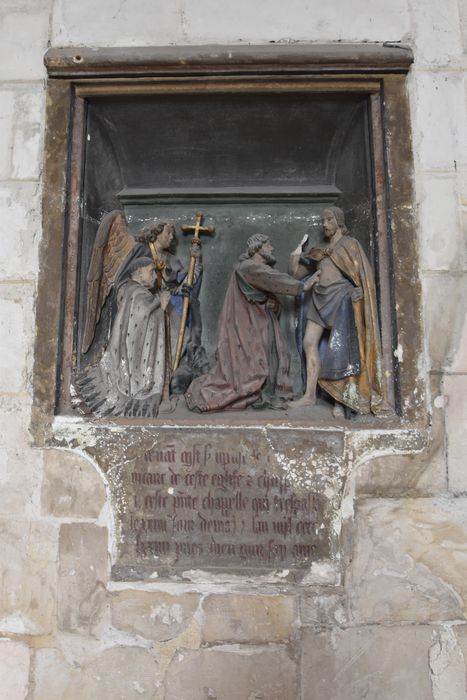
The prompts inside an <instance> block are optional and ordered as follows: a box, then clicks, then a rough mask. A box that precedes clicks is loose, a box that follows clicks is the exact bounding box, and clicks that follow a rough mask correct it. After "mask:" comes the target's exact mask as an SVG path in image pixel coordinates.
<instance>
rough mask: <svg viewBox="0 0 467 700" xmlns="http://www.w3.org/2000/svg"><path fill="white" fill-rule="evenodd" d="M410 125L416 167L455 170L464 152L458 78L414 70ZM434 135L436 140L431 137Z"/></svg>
mask: <svg viewBox="0 0 467 700" xmlns="http://www.w3.org/2000/svg"><path fill="white" fill-rule="evenodd" d="M411 83H412V85H413V87H414V95H413V98H414V99H413V100H412V104H413V123H414V127H415V128H414V137H415V146H416V149H417V152H418V158H417V160H418V162H419V165H420V166H421V167H423V168H425V169H431V168H434V169H440V168H441V169H443V170H448V171H452V172H454V171H455V168H456V162H457V160H460V159H462V155H461V154H463V153H465V152H466V149H467V124H466V119H465V97H464V86H463V80H462V76H461V74H459V73H449V72H446V73H442V72H437V73H434V72H430V71H426V72H425V71H418V72H416V73H414V74H413V75H412V80H411ZM433 134H436V138H433Z"/></svg>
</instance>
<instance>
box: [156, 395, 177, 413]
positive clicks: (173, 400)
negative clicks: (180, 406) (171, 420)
mask: <svg viewBox="0 0 467 700" xmlns="http://www.w3.org/2000/svg"><path fill="white" fill-rule="evenodd" d="M177 401H178V398H177V396H171V397H170V398H168V399H163V400H162V401H161V404H160V406H159V413H173V412H174V411H175V407H176V406H177Z"/></svg>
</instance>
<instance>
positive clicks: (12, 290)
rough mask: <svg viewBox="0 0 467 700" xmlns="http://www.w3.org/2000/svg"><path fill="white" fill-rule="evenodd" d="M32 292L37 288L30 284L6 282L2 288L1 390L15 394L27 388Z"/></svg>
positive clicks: (0, 337) (0, 332)
mask: <svg viewBox="0 0 467 700" xmlns="http://www.w3.org/2000/svg"><path fill="white" fill-rule="evenodd" d="M26 290H27V291H26ZM26 293H29V298H27V297H26ZM32 296H33V288H32V286H30V288H29V289H28V286H27V285H24V286H23V287H20V286H19V285H14V286H13V285H11V286H6V285H3V286H2V289H1V290H0V392H5V393H8V394H11V393H17V392H21V391H23V390H24V389H25V388H26V384H27V376H28V370H29V368H30V359H31V356H30V351H31V346H32V333H33V322H32V313H31V312H32Z"/></svg>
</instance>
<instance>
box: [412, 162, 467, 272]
mask: <svg viewBox="0 0 467 700" xmlns="http://www.w3.org/2000/svg"><path fill="white" fill-rule="evenodd" d="M421 205H422V206H421V207H420V230H419V240H420V252H421V263H422V267H423V268H424V269H427V270H441V269H442V270H462V269H465V267H466V264H467V242H466V239H465V237H463V236H462V235H460V234H461V231H460V209H459V197H458V193H457V176H456V174H455V173H448V174H446V173H440V174H437V175H426V176H425V177H424V178H423V194H422V201H421Z"/></svg>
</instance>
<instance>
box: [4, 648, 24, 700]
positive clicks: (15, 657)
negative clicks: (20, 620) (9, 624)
mask: <svg viewBox="0 0 467 700" xmlns="http://www.w3.org/2000/svg"><path fill="white" fill-rule="evenodd" d="M28 680H29V649H28V647H27V646H26V644H22V643H20V642H12V641H11V640H9V639H0V688H1V689H2V690H1V693H2V697H4V698H5V699H6V698H8V700H25V698H26V695H27V692H28Z"/></svg>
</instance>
